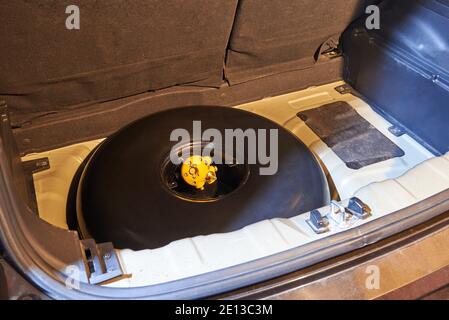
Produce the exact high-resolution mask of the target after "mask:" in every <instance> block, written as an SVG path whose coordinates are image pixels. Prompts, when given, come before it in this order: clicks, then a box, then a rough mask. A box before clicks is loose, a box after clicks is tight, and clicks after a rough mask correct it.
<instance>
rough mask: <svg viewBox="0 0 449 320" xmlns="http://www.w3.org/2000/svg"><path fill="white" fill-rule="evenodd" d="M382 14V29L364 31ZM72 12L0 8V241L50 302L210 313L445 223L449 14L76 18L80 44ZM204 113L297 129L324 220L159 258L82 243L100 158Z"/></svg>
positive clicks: (166, 6) (242, 234)
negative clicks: (79, 183)
mask: <svg viewBox="0 0 449 320" xmlns="http://www.w3.org/2000/svg"><path fill="white" fill-rule="evenodd" d="M373 4H376V5H379V8H380V13H381V15H380V17H381V20H380V23H381V25H380V29H376V28H374V29H371V28H368V27H367V24H366V21H367V18H368V19H369V17H368V16H367V15H364V13H365V9H366V7H367V6H369V5H373ZM67 5H69V3H65V2H64V1H61V2H60V3H58V4H57V5H54V4H51V5H50V4H46V3H39V2H36V3H33V4H31V3H28V2H26V1H15V2H14V3H3V4H0V11H1V12H4V15H3V16H5V19H6V23H4V26H5V27H3V28H2V29H1V30H0V33H2V39H4V48H3V50H2V54H1V55H2V58H1V61H2V63H1V64H0V65H1V71H2V72H1V74H2V80H1V82H0V88H1V90H0V95H1V99H3V100H5V103H4V104H3V105H2V119H3V122H2V172H3V173H2V174H3V180H4V181H3V182H4V187H3V188H2V192H3V193H2V203H3V206H4V208H3V209H4V210H3V211H2V215H3V216H2V217H3V218H2V220H0V222H1V224H0V226H1V227H2V231H3V238H2V241H3V243H4V247H5V252H6V253H7V256H8V257H10V259H11V260H12V261H13V262H14V263H15V264H16V266H18V267H19V268H21V269H22V272H23V273H24V274H25V275H27V276H28V277H29V278H30V279H31V280H33V281H34V282H35V283H37V285H38V286H39V287H43V288H44V290H45V291H46V292H48V293H49V294H50V296H54V297H103V298H104V297H122V298H123V297H126V298H128V297H130V298H136V297H140V298H142V297H144V298H147V297H151V298H179V297H181V298H201V297H207V296H211V295H216V294H220V293H224V292H227V291H230V290H234V289H238V288H241V287H244V286H248V285H252V284H254V283H257V282H261V281H264V280H267V279H272V278H275V277H277V276H281V275H284V274H287V273H289V272H292V271H296V270H300V269H301V268H304V267H307V266H310V265H313V264H315V263H318V262H320V261H324V260H326V259H329V258H331V257H335V256H338V255H341V254H343V253H346V252H350V251H351V250H354V249H357V248H360V247H364V246H367V245H369V244H372V243H375V242H377V241H379V240H381V239H383V238H385V237H388V236H390V235H393V234H396V233H398V232H400V231H403V230H405V229H407V228H411V227H413V226H415V225H417V224H419V223H422V222H425V221H427V220H429V219H431V218H433V217H435V216H438V215H440V214H442V213H444V212H445V211H447V209H448V206H449V204H448V203H447V201H448V200H447V199H448V197H447V189H449V154H448V152H449V144H448V141H449V130H447V120H449V113H448V111H447V110H446V108H447V102H448V101H449V74H448V73H449V69H448V68H449V65H448V64H447V61H449V60H448V58H449V57H448V50H447V46H448V43H449V38H448V36H447V32H445V30H447V27H448V24H449V2H447V1H434V0H426V1H384V2H382V3H381V4H379V1H334V2H333V3H332V4H331V5H330V4H328V3H326V2H317V1H283V0H282V1H276V2H270V3H266V2H264V3H263V5H262V4H261V3H260V2H258V1H255V0H239V1H237V0H236V1H227V2H226V3H223V2H220V1H213V2H210V1H204V2H202V1H196V2H191V3H190V2H187V3H186V2H178V1H166V2H164V3H163V4H162V3H160V2H158V1H137V2H133V3H132V4H131V3H127V2H126V1H117V2H114V3H113V4H109V3H106V2H104V3H101V1H100V2H98V1H96V2H93V1H82V2H81V3H80V5H79V7H80V17H81V20H80V21H81V25H80V29H79V30H67V29H66V28H65V19H66V18H67V15H66V14H65V8H66V7H67ZM369 12H372V11H369ZM30 21H31V22H30ZM197 105H200V106H206V107H205V109H204V112H207V106H215V105H216V106H226V107H229V108H235V109H238V110H246V111H249V112H251V113H254V114H257V115H260V116H263V117H265V118H267V119H270V120H271V121H273V122H275V123H276V124H277V125H279V126H281V127H283V128H286V129H287V130H288V131H289V132H291V133H292V134H293V135H294V136H295V137H296V138H297V139H299V141H301V142H302V143H303V144H304V145H305V146H306V147H307V149H308V150H310V151H311V153H312V154H313V156H314V157H315V159H316V160H317V162H318V163H319V164H320V166H321V168H322V170H323V172H324V173H325V175H326V178H327V179H326V181H327V186H328V189H329V195H330V199H329V201H327V202H328V203H326V205H325V206H324V207H319V208H315V209H316V210H312V211H306V212H297V215H294V216H291V217H287V218H285V217H283V218H280V217H276V216H275V217H273V218H272V219H265V220H261V221H257V222H256V223H251V224H248V225H247V226H244V227H243V228H239V229H238V230H233V231H232V232H226V233H212V234H208V233H200V234H196V235H195V236H192V237H186V238H179V239H173V241H171V242H170V243H169V244H167V245H164V246H161V247H158V248H139V249H136V248H130V247H118V246H116V245H114V241H113V239H106V240H104V239H102V241H99V239H95V238H93V239H92V238H89V237H86V236H83V235H82V233H80V232H79V231H80V230H79V226H78V225H77V221H76V218H75V217H74V216H73V215H71V214H70V210H69V209H68V206H69V203H70V201H69V200H68V198H70V194H71V191H70V190H71V188H73V186H72V183H73V182H72V181H73V180H74V177H76V175H77V171H78V170H80V167H81V168H82V166H83V164H85V161H87V159H88V157H89V155H90V154H91V153H92V151H94V150H95V149H96V148H97V147H98V146H101V144H102V142H103V141H104V139H108V137H111V136H112V135H113V134H114V133H116V132H117V131H118V130H119V129H120V128H123V127H125V126H126V125H128V124H130V123H133V122H134V121H136V120H138V119H142V118H145V117H147V116H150V115H154V114H156V113H157V112H161V111H167V110H172V109H175V108H179V107H186V106H197ZM119 156H122V155H117V157H119ZM297 165H298V168H299V167H300V166H301V163H298V164H297ZM298 170H299V169H298ZM300 183H301V182H300V181H298V185H299V184H300ZM236 192H238V191H236ZM331 200H332V203H331V202H330V201H331ZM250 201H261V203H263V199H258V200H257V199H256V200H251V199H248V203H249V202H250ZM354 206H355V207H354ZM342 207H343V208H350V209H351V208H352V210H349V213H350V216H349V218H348V217H347V216H346V217H344V218H343V219H342V218H341V217H342V212H340V214H339V209H341V208H342ZM359 209H360V210H361V211H358V210H359ZM343 211H345V210H343ZM124 214H125V215H126V214H127V213H124ZM211 214H213V212H211ZM255 215H256V213H255ZM187 220H189V219H188V217H186V222H185V227H186V228H189V223H194V222H188V221H187ZM155 223H157V221H155ZM117 227H118V228H120V226H117ZM100 242H101V243H100ZM73 272H75V274H76V276H74V274H73ZM74 277H75V278H74ZM50 279H51V281H50ZM73 279H75V280H79V281H80V282H81V283H80V284H79V285H77V286H76V288H75V290H72V291H67V290H65V288H66V286H64V284H65V285H67V283H73V281H72V280H73ZM75 282H76V281H75ZM116 288H122V289H124V290H117V289H116ZM130 288H133V290H130Z"/></svg>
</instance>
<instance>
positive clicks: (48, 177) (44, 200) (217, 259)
mask: <svg viewBox="0 0 449 320" xmlns="http://www.w3.org/2000/svg"><path fill="white" fill-rule="evenodd" d="M342 84H344V83H343V82H337V83H332V84H328V85H324V86H319V87H313V88H309V89H306V90H303V91H299V92H295V93H290V94H286V95H282V96H278V97H270V98H266V99H263V100H260V101H256V102H252V103H248V104H245V105H240V106H237V108H241V109H245V110H248V111H252V112H254V113H257V114H260V115H263V116H265V117H267V118H269V119H272V120H273V121H275V122H278V123H279V124H281V125H283V126H285V127H286V128H287V129H289V130H290V131H292V132H293V133H294V134H295V135H296V136H297V137H298V138H299V139H301V140H302V141H303V142H304V143H305V144H306V145H307V146H308V147H309V148H310V149H311V150H312V151H313V152H314V154H315V155H316V157H317V158H318V159H319V160H320V162H321V163H322V165H323V167H324V168H325V170H326V171H327V172H328V173H329V174H330V176H331V177H332V180H333V182H334V184H335V187H336V189H337V191H338V193H339V195H340V198H341V199H343V201H342V204H345V203H346V202H347V199H349V198H350V197H352V196H354V195H355V196H358V197H359V198H360V199H362V200H363V201H364V202H365V203H367V204H368V205H369V206H370V207H371V209H372V217H371V218H369V219H367V220H363V221H361V220H357V221H350V222H348V225H346V228H351V227H357V226H359V225H361V224H363V223H366V222H369V221H372V220H373V219H379V218H381V217H383V216H384V215H386V214H389V213H392V212H394V211H397V210H399V209H401V208H404V207H407V206H410V205H412V204H414V203H416V202H418V201H421V200H424V199H425V198H428V197H430V196H432V195H434V194H436V193H438V192H441V191H443V190H445V189H447V188H449V155H446V156H443V157H439V158H435V157H434V156H433V155H432V154H431V153H430V152H428V151H427V150H426V149H425V148H424V147H422V146H421V145H420V144H418V143H417V142H416V141H414V140H413V139H412V138H411V137H409V136H408V135H403V136H401V137H396V136H394V135H392V134H391V133H390V132H389V131H388V128H389V127H390V126H391V124H390V123H388V122H387V121H385V120H384V119H383V118H382V117H381V116H380V115H378V114H377V113H376V112H374V111H373V110H372V109H371V108H370V106H369V105H367V104H366V103H365V102H364V101H362V100H361V99H359V98H357V97H355V96H353V95H352V94H343V95H342V94H340V93H338V92H337V91H335V90H334V88H335V87H337V86H339V85H342ZM338 101H342V102H345V103H347V104H348V105H350V106H351V107H352V108H353V109H354V110H355V112H356V113H357V114H358V115H359V116H360V117H362V118H363V119H364V120H365V121H367V122H368V123H369V124H370V125H371V126H373V128H375V129H376V130H378V131H379V132H380V133H382V135H383V137H385V138H386V139H388V140H389V141H390V142H392V143H393V144H395V145H396V146H397V147H398V148H400V149H401V150H403V153H404V154H403V155H402V156H400V157H399V154H395V155H396V157H393V158H389V159H387V160H384V161H379V162H376V163H372V164H369V165H365V166H363V167H362V168H360V169H358V170H355V169H351V168H349V167H348V166H347V165H346V163H345V162H344V161H343V160H341V158H340V157H339V156H338V155H337V153H336V152H334V151H333V150H332V148H330V147H329V146H328V145H327V144H326V143H325V142H323V140H321V139H320V137H319V136H318V135H317V134H316V133H315V132H314V131H313V130H312V129H311V128H310V127H309V126H308V125H307V124H306V123H305V122H304V121H303V120H301V119H300V118H299V117H298V116H297V114H298V113H299V112H304V111H307V110H312V109H316V108H318V107H322V106H323V105H329V104H332V103H335V102H338ZM99 142H101V140H95V141H90V142H86V143H81V144H76V145H72V146H68V147H65V148H61V149H56V150H52V151H48V152H43V153H39V154H32V155H28V156H26V157H24V158H23V160H31V159H36V158H40V157H48V158H49V159H50V165H51V168H50V169H49V170H47V171H43V172H40V173H37V174H35V175H34V181H35V189H36V195H37V200H38V207H39V214H40V216H41V218H42V219H44V220H46V221H47V222H49V223H51V224H53V225H55V226H58V227H60V228H67V223H66V214H65V210H66V200H67V194H68V190H69V186H70V182H71V180H72V177H73V175H74V173H75V171H76V169H77V168H78V166H79V165H80V163H81V162H82V161H83V159H84V158H85V157H86V156H87V155H88V154H89V152H90V151H91V150H92V149H93V148H94V147H95V146H96V145H97V144H98V143H99ZM387 142H388V141H387ZM382 160H383V159H382ZM416 181H419V184H417V183H416ZM320 211H321V213H322V214H326V213H328V212H329V211H330V208H329V207H325V208H321V209H320ZM298 214H299V215H298V216H296V217H293V218H291V219H272V220H266V221H262V222H259V223H256V224H253V225H249V226H247V227H245V228H243V229H241V230H238V231H235V232H231V233H224V234H213V235H199V236H197V237H194V238H189V239H181V240H178V241H174V242H172V243H170V244H169V245H167V246H165V247H162V248H158V249H154V250H141V251H132V250H128V249H125V250H118V256H119V259H120V261H121V264H122V267H123V269H124V273H125V274H128V275H130V276H129V277H125V278H123V279H121V280H119V281H116V282H113V283H109V284H108V286H116V287H136V286H144V285H151V284H156V283H162V282H167V281H173V280H176V279H180V278H185V277H189V276H193V275H197V274H201V273H206V272H211V271H214V270H218V269H222V268H226V267H229V266H233V265H237V264H241V263H244V262H247V261H251V260H255V259H258V258H261V257H265V256H268V255H272V254H276V253H279V252H282V251H285V250H288V249H291V248H294V247H297V246H300V245H303V244H305V243H308V242H311V241H314V240H317V239H320V238H323V237H327V236H329V235H331V234H334V233H338V232H341V231H344V230H345V229H341V228H339V227H338V226H337V225H334V224H333V222H332V221H331V231H330V232H328V233H325V234H320V235H318V234H315V233H314V232H313V231H312V230H311V229H310V227H309V226H308V224H307V222H306V219H307V218H308V214H300V213H299V212H298Z"/></svg>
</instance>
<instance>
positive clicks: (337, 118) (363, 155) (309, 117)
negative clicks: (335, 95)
mask: <svg viewBox="0 0 449 320" xmlns="http://www.w3.org/2000/svg"><path fill="white" fill-rule="evenodd" d="M298 117H299V118H301V119H302V120H303V121H304V122H305V123H306V125H307V126H308V127H309V128H310V129H312V131H313V132H314V133H315V134H316V135H318V136H319V137H320V139H321V140H323V142H324V143H326V145H327V146H328V147H329V148H331V149H332V150H333V151H334V152H335V153H336V154H337V156H338V157H339V158H340V159H341V160H343V161H344V162H345V164H346V166H347V167H348V168H350V169H355V170H358V169H361V168H363V167H366V166H369V165H372V164H375V163H378V162H382V161H386V160H389V159H392V158H397V157H402V156H404V154H405V153H404V151H403V150H402V149H401V148H399V147H398V146H397V145H396V144H394V143H393V142H392V141H391V140H389V139H388V138H387V137H386V136H384V135H383V134H382V133H381V132H380V131H379V130H377V129H376V128H375V127H374V126H372V125H371V124H370V123H369V122H368V121H366V120H365V119H364V118H362V117H361V116H360V115H359V114H358V113H357V112H356V111H355V110H354V108H352V107H351V106H350V105H349V104H348V103H346V102H343V101H338V102H334V103H331V104H327V105H323V106H321V107H319V108H316V109H311V110H306V111H302V112H300V113H298Z"/></svg>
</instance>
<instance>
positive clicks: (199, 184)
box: [181, 156, 218, 190]
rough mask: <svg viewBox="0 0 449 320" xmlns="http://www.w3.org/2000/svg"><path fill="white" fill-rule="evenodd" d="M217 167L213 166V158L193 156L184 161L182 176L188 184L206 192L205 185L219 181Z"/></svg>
mask: <svg viewBox="0 0 449 320" xmlns="http://www.w3.org/2000/svg"><path fill="white" fill-rule="evenodd" d="M217 170H218V169H217V167H216V166H213V165H212V159H211V157H202V156H191V157H189V158H188V159H187V160H185V161H184V163H183V164H182V167H181V175H182V178H183V179H184V181H185V182H186V183H188V184H189V185H191V186H194V187H195V188H197V189H200V190H204V185H205V184H206V183H207V184H212V183H214V182H215V181H217V174H216V172H217Z"/></svg>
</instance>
